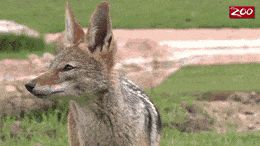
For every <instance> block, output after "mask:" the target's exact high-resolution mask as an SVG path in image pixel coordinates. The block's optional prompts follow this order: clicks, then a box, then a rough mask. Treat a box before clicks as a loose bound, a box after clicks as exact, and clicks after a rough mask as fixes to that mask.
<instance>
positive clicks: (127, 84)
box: [25, 2, 161, 146]
mask: <svg viewBox="0 0 260 146" xmlns="http://www.w3.org/2000/svg"><path fill="white" fill-rule="evenodd" d="M64 38H65V39H64V40H65V41H64V47H63V48H62V49H60V51H59V52H58V54H57V55H56V57H55V59H54V61H53V62H52V63H51V65H50V67H49V70H48V71H47V72H45V73H43V74H42V75H40V76H38V77H37V78H35V79H33V80H31V81H29V82H28V83H27V84H25V87H26V89H27V90H28V91H29V92H31V93H32V94H33V95H35V96H38V97H46V96H73V97H75V98H76V99H79V98H81V99H84V100H86V101H87V102H84V103H82V102H80V101H78V100H71V101H70V103H69V113H68V135H69V136H68V137H69V143H70V145H71V146H158V145H159V141H160V131H161V119H160V115H159V112H158V110H157V109H156V107H155V106H154V105H153V103H152V102H151V101H150V100H149V97H148V96H147V95H146V94H145V93H144V91H143V90H141V89H140V88H139V87H138V86H137V85H135V84H134V83H133V82H131V81H130V80H128V79H126V78H125V77H124V76H123V75H122V74H120V73H118V72H117V71H116V70H115V69H114V64H115V53H116V49H117V46H116V42H115V40H114V36H113V33H112V25H111V19H110V14H109V3H108V2H102V3H100V4H99V5H98V6H97V7H96V9H95V11H94V12H93V14H92V16H91V19H90V23H89V27H88V31H87V33H86V34H85V33H84V31H83V29H82V28H81V26H80V25H79V23H78V22H77V21H76V20H75V17H74V15H73V13H72V10H71V8H70V6H69V4H68V3H67V4H66V8H65V32H64Z"/></svg>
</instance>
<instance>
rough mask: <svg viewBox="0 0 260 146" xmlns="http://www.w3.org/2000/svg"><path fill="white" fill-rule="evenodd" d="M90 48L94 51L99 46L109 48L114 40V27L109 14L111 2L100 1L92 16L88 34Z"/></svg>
mask: <svg viewBox="0 0 260 146" xmlns="http://www.w3.org/2000/svg"><path fill="white" fill-rule="evenodd" d="M86 39H87V41H88V49H89V50H90V52H92V53H93V52H94V51H95V50H96V49H97V48H100V50H101V51H102V48H103V47H104V46H107V47H108V48H109V46H110V43H111V40H112V27H111V20H110V15H109V3H108V2H102V3H100V4H99V5H98V6H97V8H96V10H95V11H94V13H93V14H92V16H91V19H90V23H89V28H88V32H87V35H86Z"/></svg>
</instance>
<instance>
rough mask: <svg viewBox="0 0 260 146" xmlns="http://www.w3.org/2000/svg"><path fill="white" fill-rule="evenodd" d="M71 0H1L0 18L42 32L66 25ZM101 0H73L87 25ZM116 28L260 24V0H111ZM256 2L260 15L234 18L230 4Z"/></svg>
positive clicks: (73, 5) (245, 25) (58, 28)
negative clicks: (66, 7) (68, 3)
mask: <svg viewBox="0 0 260 146" xmlns="http://www.w3.org/2000/svg"><path fill="white" fill-rule="evenodd" d="M65 1H67V0H56V1H54V0H43V1H35V0H19V1H18V0H0V18H1V19H9V20H15V21H17V22H18V23H22V24H25V25H28V26H30V27H32V28H34V29H36V30H38V31H40V32H42V33H46V32H59V31H63V29H64V5H65ZM100 1H101V0H70V2H71V4H72V7H73V10H74V12H75V15H76V16H77V18H78V19H79V21H80V23H81V24H82V25H83V26H87V24H88V20H89V16H90V14H91V12H92V11H93V10H94V8H95V6H96V4H97V3H99V2H100ZM110 3H111V15H112V19H113V26H114V28H222V27H234V28H240V27H246V28H256V27H260V19H259V18H258V16H260V11H258V10H257V8H258V7H259V6H260V1H258V0H254V1H246V0H244V1H241V0H232V1H226V0H196V1H194V0H131V1H127V0H110ZM231 5H253V6H255V7H256V19H248V20H245V19H241V20H232V19H229V16H228V6H231Z"/></svg>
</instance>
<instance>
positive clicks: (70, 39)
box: [65, 2, 84, 45]
mask: <svg viewBox="0 0 260 146" xmlns="http://www.w3.org/2000/svg"><path fill="white" fill-rule="evenodd" d="M83 40H84V31H83V29H82V28H81V26H80V25H79V23H78V22H77V21H76V20H75V18H74V15H73V12H72V10H71V7H70V5H69V2H67V3H66V7H65V43H66V44H68V45H76V44H78V43H80V42H81V41H83Z"/></svg>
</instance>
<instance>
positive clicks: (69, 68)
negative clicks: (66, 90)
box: [62, 64, 75, 71]
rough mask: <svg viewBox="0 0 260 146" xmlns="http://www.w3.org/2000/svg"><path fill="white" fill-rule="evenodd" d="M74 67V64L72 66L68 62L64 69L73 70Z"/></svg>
mask: <svg viewBox="0 0 260 146" xmlns="http://www.w3.org/2000/svg"><path fill="white" fill-rule="evenodd" d="M74 68H75V67H74V66H71V65H69V64H67V65H65V67H64V68H63V69H62V70H63V71H69V70H72V69H74Z"/></svg>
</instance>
